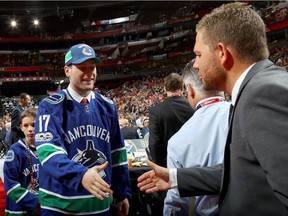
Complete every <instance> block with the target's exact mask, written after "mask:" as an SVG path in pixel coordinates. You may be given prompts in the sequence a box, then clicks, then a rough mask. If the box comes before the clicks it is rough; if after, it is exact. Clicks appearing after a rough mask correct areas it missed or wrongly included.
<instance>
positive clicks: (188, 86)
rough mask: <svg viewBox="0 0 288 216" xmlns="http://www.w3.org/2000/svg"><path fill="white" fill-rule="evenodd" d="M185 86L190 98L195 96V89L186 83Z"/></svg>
mask: <svg viewBox="0 0 288 216" xmlns="http://www.w3.org/2000/svg"><path fill="white" fill-rule="evenodd" d="M187 88H188V93H187V94H188V95H189V96H190V97H191V98H195V91H194V88H193V87H192V85H190V84H188V85H187Z"/></svg>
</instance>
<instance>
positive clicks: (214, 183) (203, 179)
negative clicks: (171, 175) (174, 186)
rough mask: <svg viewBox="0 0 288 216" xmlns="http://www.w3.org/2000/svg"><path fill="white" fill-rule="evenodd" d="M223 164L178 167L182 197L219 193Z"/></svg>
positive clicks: (178, 179) (178, 180) (179, 188)
mask: <svg viewBox="0 0 288 216" xmlns="http://www.w3.org/2000/svg"><path fill="white" fill-rule="evenodd" d="M222 170H223V165H222V164H218V165H217V166H214V167H192V168H181V169H177V182H178V190H179V193H180V196H181V197H187V196H200V195H218V194H219V193H220V188H221V181H222Z"/></svg>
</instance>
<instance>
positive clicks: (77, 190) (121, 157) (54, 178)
mask: <svg viewBox="0 0 288 216" xmlns="http://www.w3.org/2000/svg"><path fill="white" fill-rule="evenodd" d="M35 144H36V147H37V152H38V155H39V160H40V163H41V166H40V178H39V179H40V189H39V195H40V202H41V208H42V215H65V214H66V215H108V212H109V207H110V202H111V197H110V198H104V200H103V201H101V200H99V199H97V198H95V197H94V196H93V195H92V194H90V193H89V192H88V191H87V190H86V189H84V188H83V186H82V184H81V180H82V177H83V175H84V173H85V172H86V171H87V170H88V169H89V168H91V167H93V166H96V165H101V164H103V163H104V162H105V161H108V162H109V165H108V167H107V168H106V169H105V170H103V171H102V172H101V173H99V174H100V175H101V176H102V178H103V179H104V180H105V181H106V182H107V183H108V184H109V185H111V189H112V190H113V192H114V193H113V196H114V198H115V199H116V200H118V201H122V200H123V199H125V198H130V197H131V191H130V181H129V170H128V166H127V154H126V149H125V145H124V139H123V136H122V134H121V131H120V128H119V122H118V115H117V109H116V106H115V105H114V103H113V102H112V101H111V100H110V99H108V98H106V97H104V96H102V95H101V94H98V93H94V94H93V96H92V98H91V101H90V103H88V104H80V103H78V102H77V101H75V100H73V99H72V98H71V97H70V96H69V93H68V92H67V90H63V91H60V92H59V93H56V94H54V95H51V96H49V97H47V98H46V99H44V100H42V101H41V103H40V104H39V107H38V114H37V119H36V128H35ZM79 209H80V210H79Z"/></svg>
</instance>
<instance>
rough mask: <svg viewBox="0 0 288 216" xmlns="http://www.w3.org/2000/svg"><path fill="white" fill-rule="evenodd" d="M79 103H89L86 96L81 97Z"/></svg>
mask: <svg viewBox="0 0 288 216" xmlns="http://www.w3.org/2000/svg"><path fill="white" fill-rule="evenodd" d="M80 103H81V104H87V103H89V101H88V99H87V98H83V99H82V100H81V102H80Z"/></svg>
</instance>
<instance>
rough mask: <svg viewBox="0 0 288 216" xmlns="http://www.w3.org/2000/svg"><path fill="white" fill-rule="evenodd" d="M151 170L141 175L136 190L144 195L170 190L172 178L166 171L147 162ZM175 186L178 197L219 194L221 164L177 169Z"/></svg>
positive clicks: (167, 170)
mask: <svg viewBox="0 0 288 216" xmlns="http://www.w3.org/2000/svg"><path fill="white" fill-rule="evenodd" d="M147 165H148V166H150V167H151V168H152V170H150V171H148V172H146V173H144V174H142V175H141V176H140V177H139V178H138V179H137V180H138V184H137V186H138V188H140V190H141V191H145V192H146V193H154V192H157V191H162V190H169V189H171V188H172V185H171V183H172V182H171V180H172V176H170V175H171V173H173V172H169V171H170V170H172V169H170V170H169V169H167V168H164V167H161V166H158V165H157V164H155V163H153V162H151V161H149V160H147ZM176 175H177V185H173V188H175V187H178V190H179V193H180V196H183V197H187V196H199V195H212V194H219V192H220V187H221V178H222V164H218V165H217V166H215V167H193V168H180V169H177V172H176Z"/></svg>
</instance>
